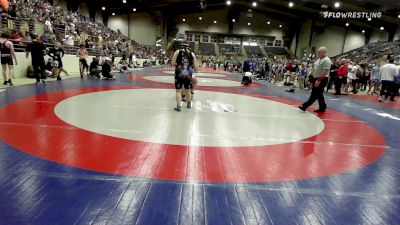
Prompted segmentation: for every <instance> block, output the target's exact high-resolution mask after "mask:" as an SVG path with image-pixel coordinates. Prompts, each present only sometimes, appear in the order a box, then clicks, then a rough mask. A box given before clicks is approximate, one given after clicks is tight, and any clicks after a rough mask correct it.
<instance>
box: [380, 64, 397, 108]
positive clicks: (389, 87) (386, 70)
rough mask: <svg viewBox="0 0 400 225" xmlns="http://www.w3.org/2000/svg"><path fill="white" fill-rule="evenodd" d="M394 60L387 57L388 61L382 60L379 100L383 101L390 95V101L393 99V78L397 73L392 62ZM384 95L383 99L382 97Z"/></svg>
mask: <svg viewBox="0 0 400 225" xmlns="http://www.w3.org/2000/svg"><path fill="white" fill-rule="evenodd" d="M393 62H394V60H393V59H392V58H391V59H389V63H386V62H384V63H383V66H382V67H381V71H380V75H381V81H382V89H381V93H380V95H379V99H378V100H379V102H385V101H387V100H388V98H389V96H391V98H390V101H394V96H395V93H392V92H394V84H395V83H394V78H395V77H396V76H397V75H398V74H399V71H398V69H397V67H396V65H394V64H393ZM382 96H385V99H383V98H382Z"/></svg>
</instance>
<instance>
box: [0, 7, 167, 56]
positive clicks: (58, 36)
mask: <svg viewBox="0 0 400 225" xmlns="http://www.w3.org/2000/svg"><path fill="white" fill-rule="evenodd" d="M0 10H1V15H2V18H7V19H12V20H13V21H16V22H17V23H16V24H14V29H12V30H11V31H10V33H11V38H10V40H11V41H13V42H14V43H21V44H23V43H24V42H31V41H32V37H31V32H32V29H29V28H28V27H26V30H24V29H21V25H22V24H26V23H31V24H32V23H34V22H39V23H42V24H43V25H44V32H43V34H41V35H40V39H41V40H42V41H43V43H45V44H46V45H52V44H55V43H56V42H57V41H59V42H61V43H62V44H63V45H64V47H65V48H66V49H67V50H68V47H72V46H73V47H75V48H76V47H78V46H79V45H80V44H84V45H85V48H86V49H87V50H88V51H89V52H93V53H95V54H97V55H99V54H103V53H106V54H105V55H103V56H110V57H111V56H114V57H115V56H122V55H125V56H129V55H132V54H133V55H134V58H143V59H148V60H150V61H153V60H152V59H159V60H164V59H165V58H166V57H167V56H168V55H167V53H165V52H164V51H160V50H156V48H152V47H143V46H141V45H139V44H138V43H136V42H135V41H134V40H131V39H130V38H128V37H127V36H125V35H123V34H122V33H121V32H120V31H119V30H117V31H114V30H112V29H110V28H108V27H107V26H104V25H103V24H101V23H98V22H96V21H94V20H93V19H92V18H89V17H86V16H84V15H81V14H80V13H79V12H69V11H67V10H65V9H63V8H62V7H61V6H59V5H56V4H51V3H50V2H49V1H47V0H14V1H10V6H9V8H8V10H4V9H0ZM75 48H72V49H75ZM75 51H76V50H75Z"/></svg>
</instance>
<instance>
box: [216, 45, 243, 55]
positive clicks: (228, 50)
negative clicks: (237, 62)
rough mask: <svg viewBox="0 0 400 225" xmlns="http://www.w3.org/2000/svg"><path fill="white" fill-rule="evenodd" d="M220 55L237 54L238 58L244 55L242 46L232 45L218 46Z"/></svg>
mask: <svg viewBox="0 0 400 225" xmlns="http://www.w3.org/2000/svg"><path fill="white" fill-rule="evenodd" d="M218 47H219V54H221V55H226V54H236V55H238V56H241V55H242V50H241V47H240V45H231V44H218Z"/></svg>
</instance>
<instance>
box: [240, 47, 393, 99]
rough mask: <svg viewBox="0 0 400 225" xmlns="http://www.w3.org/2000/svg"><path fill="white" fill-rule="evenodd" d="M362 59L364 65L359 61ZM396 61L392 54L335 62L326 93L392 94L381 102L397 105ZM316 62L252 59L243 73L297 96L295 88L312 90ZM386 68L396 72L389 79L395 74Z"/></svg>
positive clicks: (311, 57)
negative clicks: (387, 101)
mask: <svg viewBox="0 0 400 225" xmlns="http://www.w3.org/2000/svg"><path fill="white" fill-rule="evenodd" d="M359 51H360V52H365V48H361V49H360V50H359ZM392 51H393V50H392ZM392 51H391V52H392ZM388 52H389V51H388ZM347 54H348V53H347ZM347 56H349V55H347ZM364 56H365V55H364ZM358 59H360V61H356V60H358ZM361 59H362V60H361ZM395 59H398V54H397V55H395V56H394V55H390V54H386V55H375V56H373V57H370V58H368V57H367V58H357V57H354V58H349V59H346V58H340V57H335V58H332V59H331V61H332V67H331V70H330V73H329V77H328V84H327V87H326V92H331V93H333V94H335V95H348V94H349V93H352V94H368V95H380V96H381V95H382V94H383V92H384V94H387V93H388V92H390V94H388V96H391V97H390V99H389V98H388V97H387V98H386V99H385V98H382V97H379V100H380V101H385V100H392V101H393V100H394V96H396V95H398V94H399V86H400V61H396V60H395ZM315 60H316V59H315V55H313V54H310V55H309V56H306V57H304V58H303V59H290V60H273V59H269V60H261V59H248V60H245V62H244V63H243V72H247V71H249V72H252V73H253V74H254V77H255V78H257V77H258V78H264V79H265V80H267V81H269V82H274V83H279V84H283V85H285V86H289V87H290V89H288V91H289V92H294V90H295V88H299V89H308V90H311V87H310V83H309V82H308V77H309V75H310V72H311V71H312V69H313V65H314V62H315ZM386 67H390V68H391V69H393V68H396V69H393V71H395V72H394V75H393V74H392V75H389V76H387V74H388V73H391V71H390V72H388V71H387V69H382V68H386ZM245 70H246V71H245ZM385 70H386V71H385ZM388 70H390V69H388ZM396 71H397V72H396ZM385 83H390V84H389V88H388V87H386V86H387V85H385ZM386 89H388V90H386Z"/></svg>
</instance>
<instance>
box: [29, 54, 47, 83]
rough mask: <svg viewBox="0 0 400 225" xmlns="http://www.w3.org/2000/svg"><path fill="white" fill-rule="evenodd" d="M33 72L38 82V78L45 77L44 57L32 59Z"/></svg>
mask: <svg viewBox="0 0 400 225" xmlns="http://www.w3.org/2000/svg"><path fill="white" fill-rule="evenodd" d="M32 67H33V73H34V74H35V78H36V82H40V79H43V80H44V79H46V73H45V66H44V59H43V60H37V61H36V60H35V61H32Z"/></svg>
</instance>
